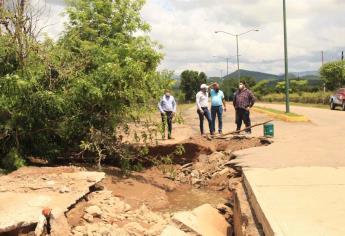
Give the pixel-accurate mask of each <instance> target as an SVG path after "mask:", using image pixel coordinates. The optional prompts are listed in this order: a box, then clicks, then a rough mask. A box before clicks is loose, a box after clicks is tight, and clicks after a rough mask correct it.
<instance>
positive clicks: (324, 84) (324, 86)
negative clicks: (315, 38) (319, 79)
mask: <svg viewBox="0 0 345 236" xmlns="http://www.w3.org/2000/svg"><path fill="white" fill-rule="evenodd" d="M323 64H324V53H323V51H321V66H323ZM323 94H324V95H325V94H326V83H323ZM323 103H325V101H324V102H323Z"/></svg>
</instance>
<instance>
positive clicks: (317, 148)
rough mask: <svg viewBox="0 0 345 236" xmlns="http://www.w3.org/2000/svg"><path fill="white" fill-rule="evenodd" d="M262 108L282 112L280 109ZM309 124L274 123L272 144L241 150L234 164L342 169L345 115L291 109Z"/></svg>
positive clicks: (344, 153)
mask: <svg viewBox="0 0 345 236" xmlns="http://www.w3.org/2000/svg"><path fill="white" fill-rule="evenodd" d="M263 106H266V107H270V108H275V109H279V110H284V106H283V105H272V104H264V105H263ZM291 109H292V111H293V112H294V113H298V114H302V115H306V116H307V117H308V118H310V119H311V122H310V123H287V122H282V121H275V122H274V124H275V134H276V137H275V139H274V140H275V143H274V144H273V145H272V146H269V147H261V148H256V149H250V150H245V151H243V152H240V153H239V158H238V161H239V162H240V164H241V165H242V166H248V167H266V168H268V167H270V168H279V167H292V166H330V167H339V166H345V112H343V111H331V110H327V109H318V108H308V107H297V106H293V107H292V108H291Z"/></svg>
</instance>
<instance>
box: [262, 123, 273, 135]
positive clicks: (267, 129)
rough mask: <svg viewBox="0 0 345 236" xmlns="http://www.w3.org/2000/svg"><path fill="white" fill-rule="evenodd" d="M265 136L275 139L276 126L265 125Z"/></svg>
mask: <svg viewBox="0 0 345 236" xmlns="http://www.w3.org/2000/svg"><path fill="white" fill-rule="evenodd" d="M264 136H265V137H269V138H270V137H274V125H273V124H272V123H267V124H264Z"/></svg>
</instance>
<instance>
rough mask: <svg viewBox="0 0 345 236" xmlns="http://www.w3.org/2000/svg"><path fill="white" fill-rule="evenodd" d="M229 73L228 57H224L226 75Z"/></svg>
mask: <svg viewBox="0 0 345 236" xmlns="http://www.w3.org/2000/svg"><path fill="white" fill-rule="evenodd" d="M228 75H229V57H227V58H226V76H228Z"/></svg>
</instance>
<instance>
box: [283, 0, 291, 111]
mask: <svg viewBox="0 0 345 236" xmlns="http://www.w3.org/2000/svg"><path fill="white" fill-rule="evenodd" d="M283 13H284V14H283V15H284V16H283V17H284V58H285V104H286V113H289V112H290V99H289V92H290V91H289V90H290V84H289V78H288V74H289V64H288V63H289V62H288V47H287V24H286V1H285V0H283Z"/></svg>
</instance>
